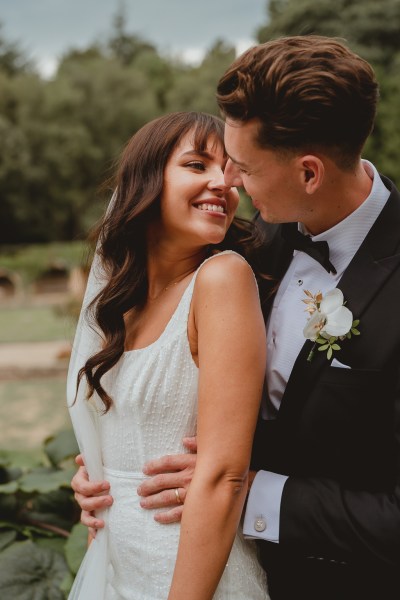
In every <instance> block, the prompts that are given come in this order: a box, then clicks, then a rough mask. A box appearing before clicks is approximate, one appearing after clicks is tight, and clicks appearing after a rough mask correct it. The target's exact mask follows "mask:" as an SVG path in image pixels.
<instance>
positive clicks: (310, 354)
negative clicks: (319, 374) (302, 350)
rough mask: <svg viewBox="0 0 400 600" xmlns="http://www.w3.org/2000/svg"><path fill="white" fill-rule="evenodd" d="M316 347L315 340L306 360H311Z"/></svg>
mask: <svg viewBox="0 0 400 600" xmlns="http://www.w3.org/2000/svg"><path fill="white" fill-rule="evenodd" d="M316 347H317V342H315V343H314V345H313V347H312V348H311V350H310V353H309V355H308V356H307V362H311V361H312V359H313V358H314V355H315V348H316Z"/></svg>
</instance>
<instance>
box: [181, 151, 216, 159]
mask: <svg viewBox="0 0 400 600" xmlns="http://www.w3.org/2000/svg"><path fill="white" fill-rule="evenodd" d="M186 156H203V157H204V158H208V159H210V160H211V159H212V156H211V154H210V153H209V152H205V151H204V152H200V151H199V150H195V149H194V148H193V150H187V151H186V152H183V153H182V154H181V157H182V158H184V157H186Z"/></svg>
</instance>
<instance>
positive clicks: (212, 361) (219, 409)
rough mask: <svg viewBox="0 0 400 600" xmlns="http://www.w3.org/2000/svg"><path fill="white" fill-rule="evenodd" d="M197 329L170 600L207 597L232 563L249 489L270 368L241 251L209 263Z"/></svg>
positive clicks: (201, 283)
mask: <svg viewBox="0 0 400 600" xmlns="http://www.w3.org/2000/svg"><path fill="white" fill-rule="evenodd" d="M193 309H194V316H195V322H196V328H197V331H198V355H199V399H198V425H197V444H198V455H197V462H196V467H195V471H194V475H193V479H192V482H191V484H190V487H189V490H188V492H187V496H186V499H185V504H184V508H183V515H182V525H181V534H180V541H179V549H178V557H177V561H176V565H175V570H174V576H173V581H172V585H171V589H170V593H169V596H168V599H169V600H183V599H184V598H185V599H186V598H191V600H207V599H211V598H212V597H213V595H214V592H215V589H216V587H217V585H218V582H219V579H220V577H221V575H222V573H223V570H224V568H225V565H226V562H227V559H228V556H229V552H230V550H231V547H232V543H233V540H234V536H235V533H236V529H237V526H238V523H239V519H240V515H241V511H242V508H243V503H244V500H245V496H246V491H247V477H248V466H249V460H250V452H251V446H252V438H253V433H254V428H255V424H256V419H257V414H258V410H259V403H260V397H261V391H262V382H263V378H264V370H265V352H266V342H265V328H264V322H263V318H262V314H261V310H260V306H259V300H258V293H257V288H256V285H255V282H254V277H253V274H252V272H251V270H250V268H249V266H248V265H247V264H246V263H245V262H244V261H242V260H241V259H240V258H239V257H237V256H234V255H225V256H221V257H219V258H218V259H214V260H212V261H210V262H209V263H207V264H206V265H204V267H203V268H202V269H201V270H200V272H199V275H198V279H197V282H196V288H195V294H194V298H193Z"/></svg>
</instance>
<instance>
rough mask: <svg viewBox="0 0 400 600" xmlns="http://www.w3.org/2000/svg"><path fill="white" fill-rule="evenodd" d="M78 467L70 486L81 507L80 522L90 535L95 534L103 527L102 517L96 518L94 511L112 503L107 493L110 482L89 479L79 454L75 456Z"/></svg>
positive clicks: (93, 535)
mask: <svg viewBox="0 0 400 600" xmlns="http://www.w3.org/2000/svg"><path fill="white" fill-rule="evenodd" d="M75 462H76V463H77V464H78V465H79V469H78V470H77V472H76V473H75V475H74V477H73V478H72V481H71V487H72V489H73V490H74V492H75V494H74V495H75V500H76V501H77V503H78V504H79V506H80V508H81V509H82V512H81V523H83V525H86V527H88V528H89V533H90V535H91V536H92V537H95V536H96V530H97V529H101V528H102V527H104V521H103V519H97V518H96V516H95V511H96V510H100V509H104V508H107V507H108V506H111V504H112V503H113V499H112V497H111V496H110V495H109V494H108V491H109V490H110V484H109V483H108V482H107V481H89V477H88V474H87V471H86V469H85V464H84V462H83V457H82V455H81V454H78V456H77V457H76V458H75Z"/></svg>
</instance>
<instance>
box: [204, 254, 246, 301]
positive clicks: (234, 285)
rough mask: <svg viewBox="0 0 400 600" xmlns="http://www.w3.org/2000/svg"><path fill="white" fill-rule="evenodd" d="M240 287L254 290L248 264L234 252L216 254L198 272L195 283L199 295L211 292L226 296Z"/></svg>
mask: <svg viewBox="0 0 400 600" xmlns="http://www.w3.org/2000/svg"><path fill="white" fill-rule="evenodd" d="M242 286H246V287H247V286H250V287H251V288H254V289H255V288H256V284H255V279H254V273H253V271H252V269H251V267H250V265H249V263H248V262H247V261H246V260H244V258H243V257H242V256H240V255H239V254H237V253H236V252H229V253H221V254H217V255H215V256H214V257H213V258H212V259H211V260H208V261H207V262H206V263H205V264H204V265H203V266H202V267H201V269H200V270H199V273H198V276H197V281H196V288H197V290H196V291H197V293H198V294H201V295H203V294H204V293H206V294H209V293H211V292H214V293H219V294H220V293H222V294H224V295H226V294H229V293H232V292H234V291H235V290H240V289H241V287H242Z"/></svg>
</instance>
